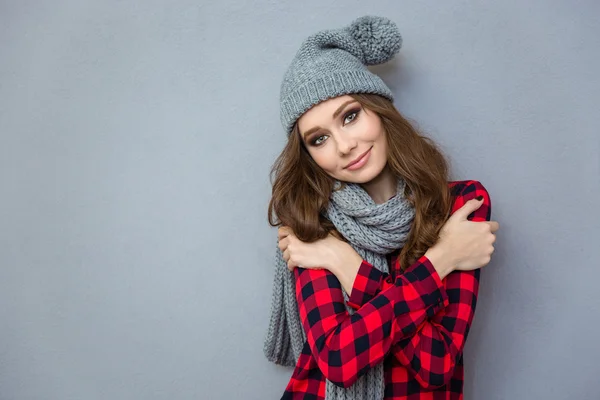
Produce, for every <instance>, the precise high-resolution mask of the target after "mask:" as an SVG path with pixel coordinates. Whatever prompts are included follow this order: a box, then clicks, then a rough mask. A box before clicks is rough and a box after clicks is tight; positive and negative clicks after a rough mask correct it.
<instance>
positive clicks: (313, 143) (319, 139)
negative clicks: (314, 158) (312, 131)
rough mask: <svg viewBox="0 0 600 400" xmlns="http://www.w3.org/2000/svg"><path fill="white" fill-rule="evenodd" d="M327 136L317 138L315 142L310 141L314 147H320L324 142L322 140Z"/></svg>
mask: <svg viewBox="0 0 600 400" xmlns="http://www.w3.org/2000/svg"><path fill="white" fill-rule="evenodd" d="M326 136H327V135H321V136H317V137H315V138H314V139H313V140H311V141H310V144H312V145H313V146H319V145H321V144H322V143H323V140H321V138H324V137H326Z"/></svg>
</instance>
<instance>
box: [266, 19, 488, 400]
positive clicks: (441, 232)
mask: <svg viewBox="0 0 600 400" xmlns="http://www.w3.org/2000/svg"><path fill="white" fill-rule="evenodd" d="M401 42H402V39H401V37H400V34H399V32H398V29H397V27H396V25H395V24H394V23H393V22H392V21H390V20H388V19H386V18H381V17H373V16H365V17H362V18H359V19H357V20H355V21H354V22H353V23H352V24H350V25H349V26H348V27H346V28H343V29H337V30H328V31H322V32H318V33H316V34H314V35H312V36H310V37H309V38H307V39H306V40H305V41H304V43H303V44H302V46H301V48H300V50H299V51H298V53H297V54H296V56H295V58H294V60H293V61H292V64H291V65H290V67H289V69H288V70H287V72H286V74H285V76H284V80H283V83H282V86H281V120H282V123H283V126H284V128H285V130H286V132H287V134H288V142H287V144H286V147H285V149H284V150H283V152H282V154H281V155H280V156H279V158H278V159H277V161H276V163H275V165H274V167H273V171H272V172H273V175H274V181H273V196H272V199H271V201H270V204H269V222H270V224H271V225H272V226H281V227H280V228H279V237H278V249H277V258H276V269H275V278H274V288H273V303H272V307H271V321H270V322H271V323H270V326H269V331H268V334H267V338H266V341H265V355H266V356H267V358H268V359H269V360H270V361H273V362H275V363H277V364H281V365H293V366H295V369H294V372H293V375H292V377H291V380H290V382H289V384H288V385H287V388H286V389H285V392H284V394H283V397H282V398H284V399H328V400H330V399H369V400H372V399H461V398H462V390H463V357H462V352H463V348H464V344H465V341H466V338H467V334H468V331H469V328H470V326H471V322H472V320H473V315H474V312H475V305H476V300H477V295H478V288H479V275H480V270H479V268H481V267H482V266H484V265H486V264H488V263H489V261H490V258H491V254H492V252H493V251H494V248H493V243H494V241H495V234H494V233H495V232H496V231H497V229H498V223H497V222H495V221H490V215H491V202H490V198H489V195H488V193H487V191H486V189H485V188H484V187H483V185H482V184H481V183H480V182H478V181H450V182H449V179H448V167H447V162H446V160H445V159H444V157H443V155H442V154H441V152H440V151H439V150H438V149H437V147H436V146H435V144H434V143H432V141H431V140H429V139H427V138H425V137H423V136H421V135H419V134H418V133H417V131H416V130H415V129H414V128H413V127H412V126H411V125H410V123H409V122H408V121H407V120H406V119H404V118H403V117H402V116H401V115H400V113H399V112H398V111H397V110H396V109H395V107H394V105H393V103H392V101H393V96H392V93H391V91H390V89H389V88H388V87H387V86H386V85H385V83H384V82H383V81H382V80H381V79H380V78H379V77H378V76H377V75H375V74H373V73H371V72H370V71H369V70H368V69H367V68H366V65H374V64H381V63H383V62H385V61H388V60H389V59H391V58H392V57H393V56H394V55H395V54H396V53H397V52H398V50H399V49H400V47H401ZM273 214H275V216H276V218H277V220H275V219H274V218H273ZM290 271H291V272H290Z"/></svg>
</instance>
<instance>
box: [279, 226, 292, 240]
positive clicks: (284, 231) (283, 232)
mask: <svg viewBox="0 0 600 400" xmlns="http://www.w3.org/2000/svg"><path fill="white" fill-rule="evenodd" d="M292 234H293V232H292V228H290V227H287V226H282V227H280V228H279V229H278V230H277V235H278V237H279V240H281V239H283V238H284V237H286V236H289V235H292Z"/></svg>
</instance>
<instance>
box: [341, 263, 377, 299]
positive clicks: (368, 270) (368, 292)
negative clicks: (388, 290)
mask: <svg viewBox="0 0 600 400" xmlns="http://www.w3.org/2000/svg"><path fill="white" fill-rule="evenodd" d="M384 275H385V274H384V273H383V272H381V271H380V270H378V269H377V268H375V267H374V266H373V265H372V264H370V263H369V262H367V261H365V260H363V262H362V263H361V265H360V267H359V268H358V274H357V275H356V278H354V284H353V285H352V292H351V293H350V296H349V297H348V305H349V306H350V307H352V308H355V309H359V308H360V307H362V306H363V304H365V303H367V302H368V301H369V300H371V299H372V298H373V296H375V294H376V293H377V290H378V289H379V288H380V286H381V281H382V279H384Z"/></svg>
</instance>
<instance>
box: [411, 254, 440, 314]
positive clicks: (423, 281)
mask: <svg viewBox="0 0 600 400" xmlns="http://www.w3.org/2000/svg"><path fill="white" fill-rule="evenodd" d="M403 275H404V276H405V277H406V278H408V279H409V280H410V281H412V282H413V284H414V285H415V286H418V292H419V293H422V295H421V298H422V299H423V302H424V303H425V306H428V308H427V316H428V317H433V316H434V315H435V314H437V312H438V311H440V310H441V309H443V308H444V307H446V306H447V305H448V304H449V303H450V302H449V300H448V293H447V292H446V288H445V286H444V283H443V282H442V279H441V278H440V275H439V274H438V272H437V271H436V270H435V268H434V267H433V264H432V263H431V260H429V258H427V257H425V256H421V258H419V260H418V261H417V262H416V263H414V264H413V265H412V266H411V267H409V268H408V269H407V270H406V271H404V274H403Z"/></svg>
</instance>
